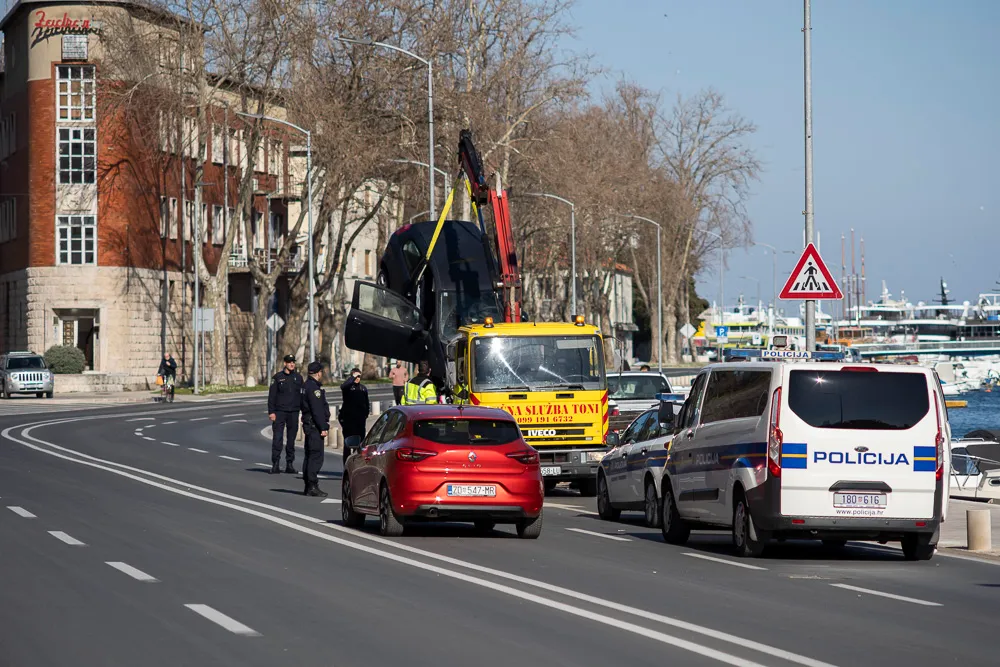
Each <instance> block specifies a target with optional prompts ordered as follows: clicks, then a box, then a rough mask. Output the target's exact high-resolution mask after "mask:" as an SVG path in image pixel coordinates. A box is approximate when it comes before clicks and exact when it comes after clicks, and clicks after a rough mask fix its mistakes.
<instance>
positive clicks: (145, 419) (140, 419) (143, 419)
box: [125, 417, 156, 422]
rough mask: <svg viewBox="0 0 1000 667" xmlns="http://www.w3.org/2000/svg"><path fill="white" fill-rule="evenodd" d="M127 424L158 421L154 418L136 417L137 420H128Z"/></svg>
mask: <svg viewBox="0 0 1000 667" xmlns="http://www.w3.org/2000/svg"><path fill="white" fill-rule="evenodd" d="M125 421H127V422H151V421H156V419H155V418H154V417H136V418H135V419H126V420H125Z"/></svg>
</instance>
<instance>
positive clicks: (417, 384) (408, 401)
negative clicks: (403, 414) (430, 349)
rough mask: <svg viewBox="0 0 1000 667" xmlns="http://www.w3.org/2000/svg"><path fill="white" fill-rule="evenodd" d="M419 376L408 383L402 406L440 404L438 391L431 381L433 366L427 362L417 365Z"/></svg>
mask: <svg viewBox="0 0 1000 667" xmlns="http://www.w3.org/2000/svg"><path fill="white" fill-rule="evenodd" d="M417 371H418V372H417V374H416V375H415V376H413V378H412V379H411V380H410V381H409V382H407V383H406V389H405V391H403V401H402V403H401V405H422V404H428V403H429V404H435V403H437V402H438V390H437V387H436V386H435V385H434V382H433V381H432V380H431V377H430V374H431V365H430V364H429V363H427V362H426V361H421V362H420V363H419V364H417Z"/></svg>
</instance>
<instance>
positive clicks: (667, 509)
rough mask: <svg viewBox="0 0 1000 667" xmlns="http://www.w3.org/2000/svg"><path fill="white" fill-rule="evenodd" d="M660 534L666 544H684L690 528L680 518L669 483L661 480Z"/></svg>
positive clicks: (689, 534)
mask: <svg viewBox="0 0 1000 667" xmlns="http://www.w3.org/2000/svg"><path fill="white" fill-rule="evenodd" d="M660 508H661V509H660V514H661V518H660V532H661V533H663V541H664V542H666V543H667V544H676V545H678V546H679V545H682V544H686V543H687V541H688V538H689V537H690V536H691V527H690V526H689V525H688V524H687V522H686V521H684V519H682V518H681V515H680V513H679V512H678V511H677V502H676V501H675V500H674V490H673V489H672V488H671V487H670V482H668V481H667V480H666V479H664V480H663V502H662V503H661V504H660Z"/></svg>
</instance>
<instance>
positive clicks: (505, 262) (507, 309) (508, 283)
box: [458, 130, 521, 322]
mask: <svg viewBox="0 0 1000 667" xmlns="http://www.w3.org/2000/svg"><path fill="white" fill-rule="evenodd" d="M458 159H459V162H460V163H461V166H462V169H463V170H465V175H466V177H467V178H468V182H469V195H470V197H471V199H472V203H473V208H474V209H475V210H476V212H477V215H478V217H479V224H480V226H483V214H482V210H483V208H484V207H485V206H486V205H487V204H489V206H490V207H492V209H493V225H494V227H495V230H494V231H495V233H496V257H497V260H498V262H499V264H500V276H499V280H497V281H496V282H498V283H499V287H500V288H501V289H503V302H504V320H505V321H507V322H520V321H521V271H520V268H519V267H518V264H517V250H515V249H514V232H513V230H512V229H511V226H510V206H509V205H508V204H509V200H508V195H507V192H506V191H505V190H504V189H503V188H502V187H501V185H500V176H499V175H497V177H496V178H497V187H496V189H490V187H489V184H487V182H486V174H485V173H484V172H483V162H482V159H481V158H480V157H479V152H478V151H476V147H475V146H474V145H473V143H472V132H470V131H469V130H462V135H461V138H460V139H459V142H458ZM484 231H485V229H484Z"/></svg>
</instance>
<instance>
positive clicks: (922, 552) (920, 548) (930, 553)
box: [902, 533, 937, 560]
mask: <svg viewBox="0 0 1000 667" xmlns="http://www.w3.org/2000/svg"><path fill="white" fill-rule="evenodd" d="M902 542H903V557H904V558H906V560H930V559H931V558H933V557H934V550H935V549H936V548H937V545H936V544H931V536H930V535H926V534H921V533H910V534H908V535H904V536H903V540H902Z"/></svg>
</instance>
